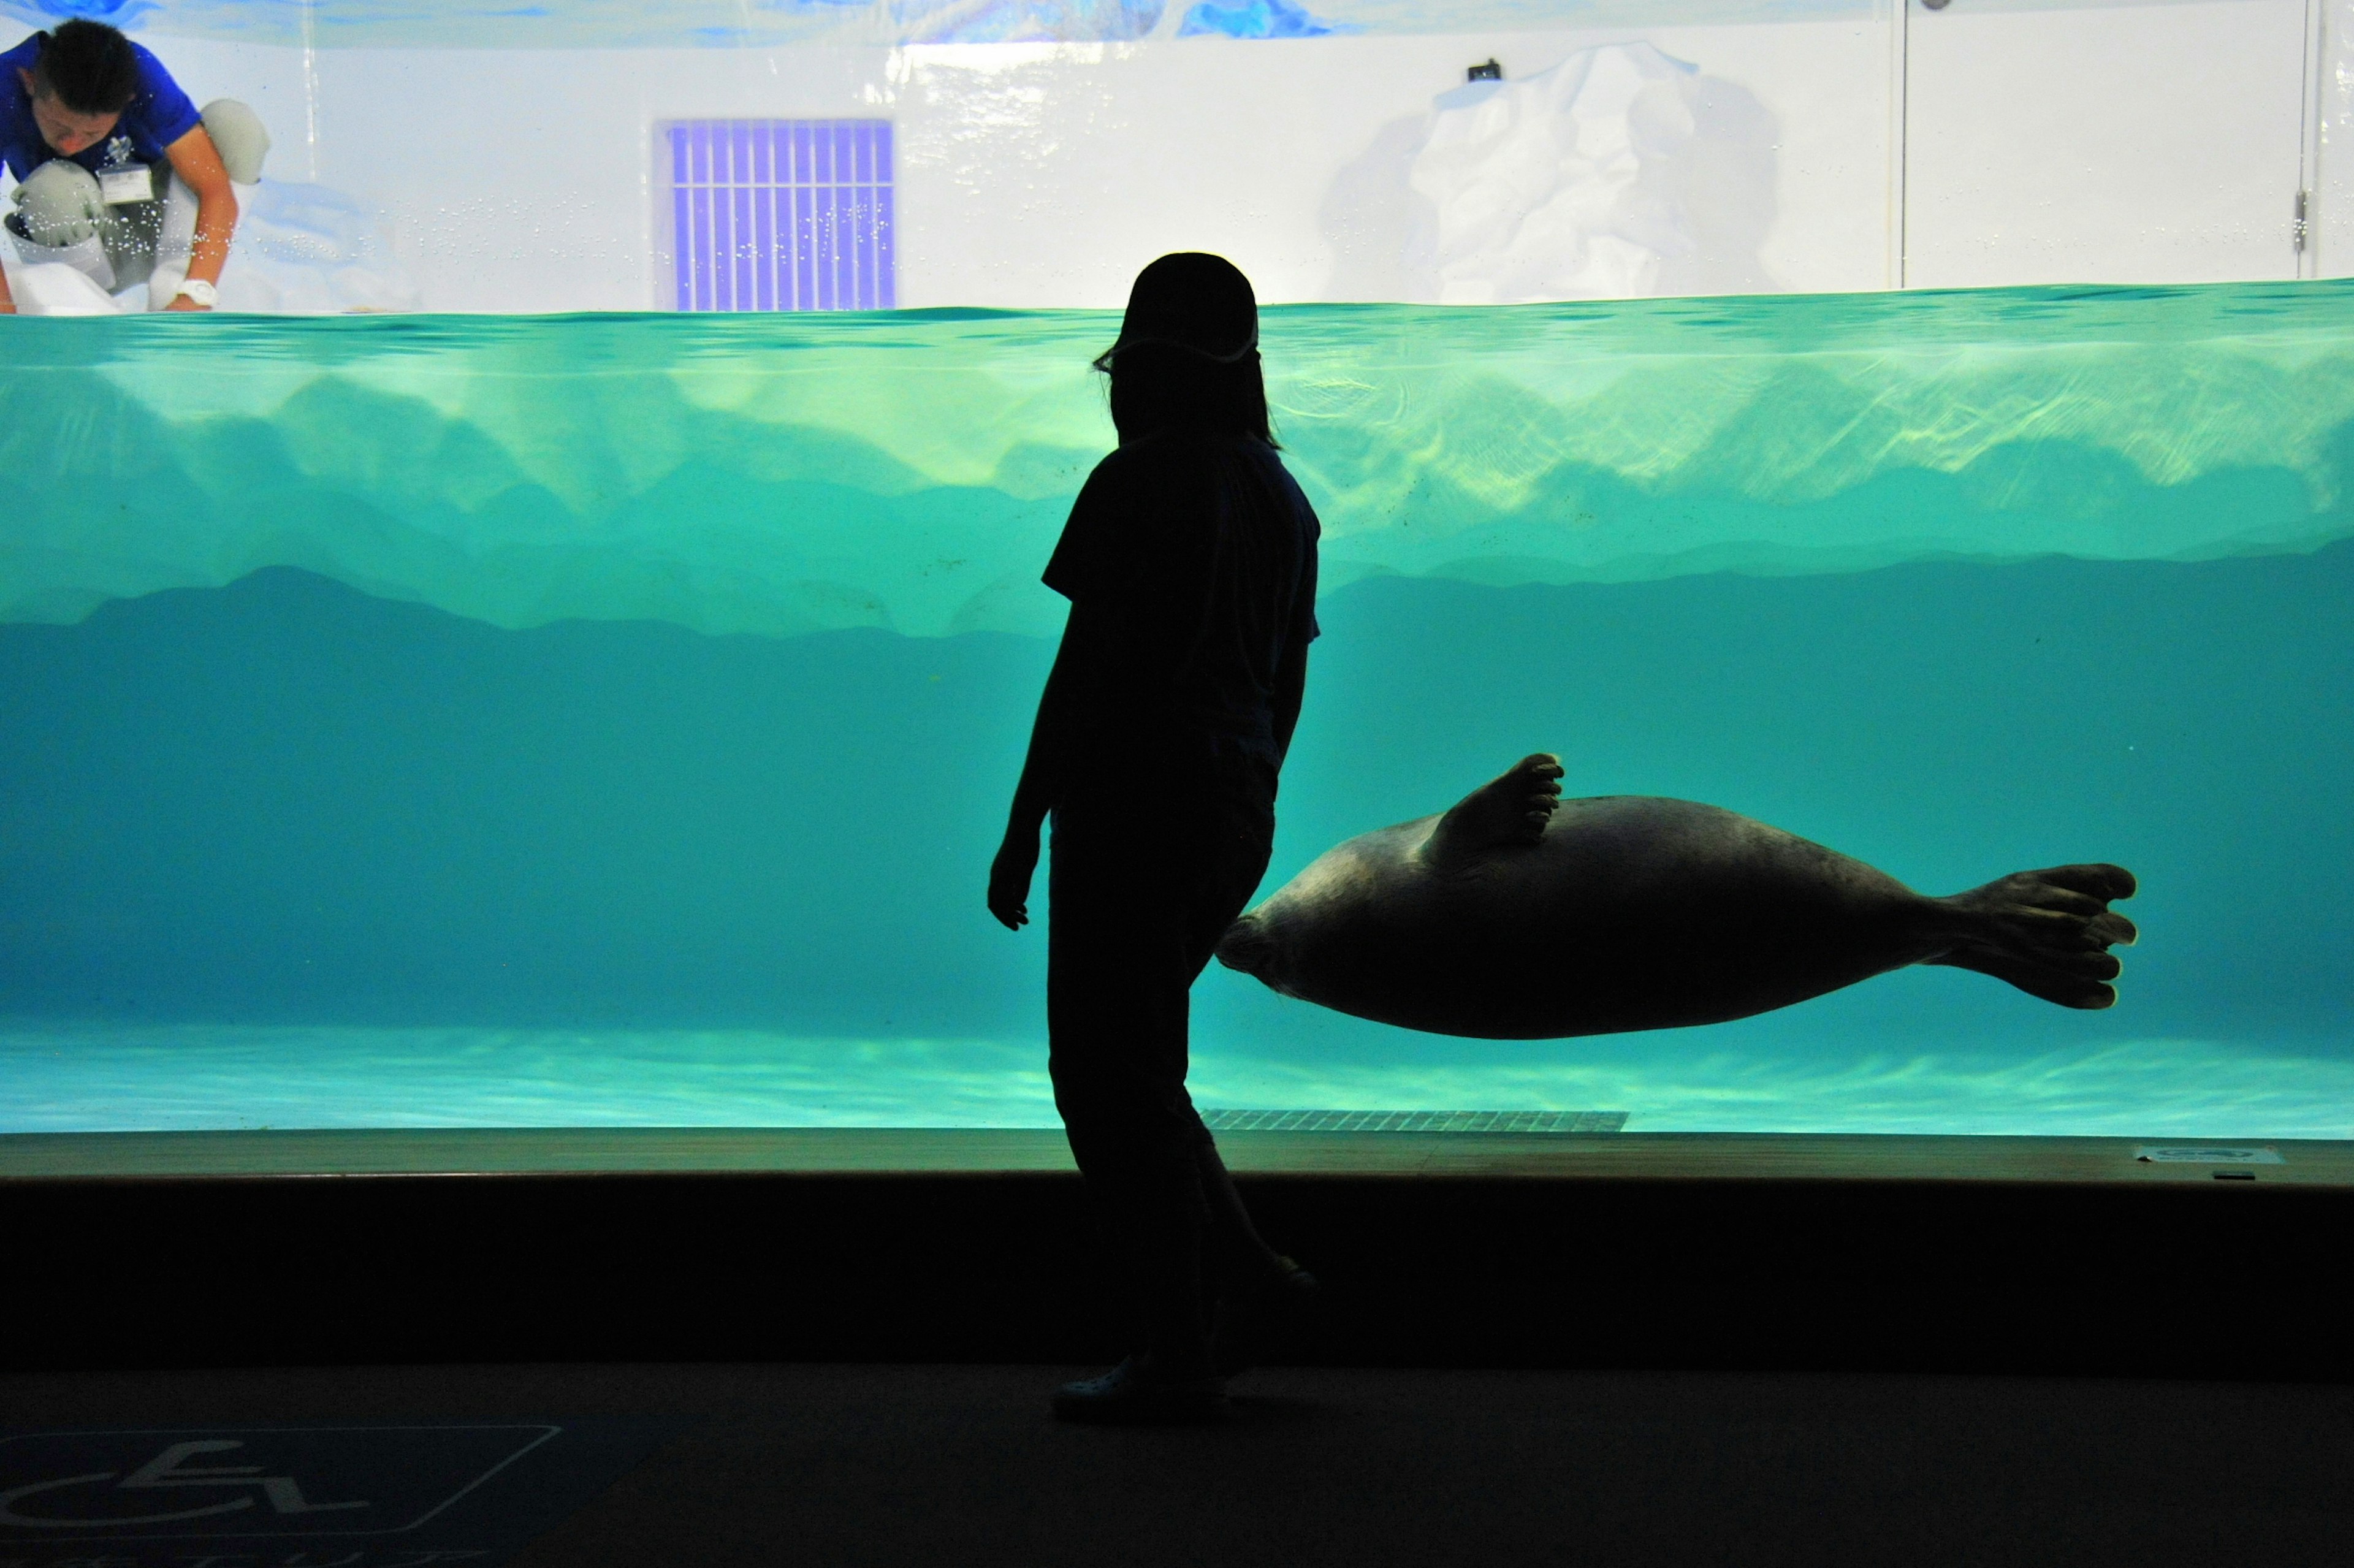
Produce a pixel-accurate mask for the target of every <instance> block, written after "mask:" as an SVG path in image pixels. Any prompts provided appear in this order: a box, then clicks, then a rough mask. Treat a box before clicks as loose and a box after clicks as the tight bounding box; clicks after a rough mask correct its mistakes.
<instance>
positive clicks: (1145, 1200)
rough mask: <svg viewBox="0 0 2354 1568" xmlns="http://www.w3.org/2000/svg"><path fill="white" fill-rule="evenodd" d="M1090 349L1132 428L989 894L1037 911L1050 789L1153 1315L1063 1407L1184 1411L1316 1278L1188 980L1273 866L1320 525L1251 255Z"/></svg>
mask: <svg viewBox="0 0 2354 1568" xmlns="http://www.w3.org/2000/svg"><path fill="white" fill-rule="evenodd" d="M1096 366H1097V369H1100V370H1102V371H1104V372H1106V373H1107V374H1108V376H1110V378H1111V416H1112V423H1113V424H1114V425H1115V426H1116V427H1117V428H1118V429H1119V450H1117V451H1115V452H1113V453H1112V454H1111V455H1110V456H1108V457H1107V458H1105V459H1104V460H1103V461H1102V462H1100V463H1098V464H1097V465H1096V470H1095V471H1094V473H1092V474H1091V475H1089V476H1088V479H1087V484H1086V486H1085V488H1083V489H1082V490H1081V491H1080V493H1079V498H1078V501H1077V503H1076V504H1075V505H1074V506H1073V507H1072V508H1071V516H1070V521H1069V522H1068V523H1067V524H1066V525H1065V527H1064V530H1063V537H1062V540H1061V542H1060V543H1059V544H1057V545H1056V546H1055V554H1054V556H1053V558H1052V559H1051V560H1049V561H1048V563H1047V566H1046V572H1045V582H1046V586H1047V587H1049V588H1053V589H1055V591H1056V592H1058V593H1060V594H1062V595H1064V596H1065V597H1066V598H1067V599H1069V600H1070V601H1071V611H1070V619H1069V620H1068V621H1067V623H1066V626H1065V628H1064V631H1063V641H1062V646H1061V647H1060V648H1059V649H1058V650H1057V651H1056V652H1055V665H1054V670H1053V673H1051V674H1049V675H1048V676H1047V678H1046V690H1045V694H1044V696H1042V697H1041V698H1040V699H1039V703H1038V718H1037V724H1036V726H1035V727H1034V730H1033V731H1032V734H1031V738H1030V752H1029V757H1028V759H1027V760H1026V761H1025V762H1024V764H1023V769H1022V781H1021V784H1020V786H1019V787H1018V788H1017V789H1016V790H1015V792H1014V797H1013V812H1012V814H1011V820H1010V821H1008V823H1007V825H1006V830H1005V842H1004V844H1003V846H1002V848H1001V849H1000V850H999V851H998V853H997V859H996V862H995V863H994V864H993V865H992V866H991V868H990V878H989V907H990V912H991V914H993V915H995V916H997V918H998V919H1000V920H1001V921H1002V922H1004V924H1005V925H1006V926H1007V927H1020V926H1021V925H1023V923H1024V922H1025V921H1026V920H1027V918H1028V915H1027V911H1026V910H1025V908H1024V901H1025V900H1026V899H1027V898H1028V896H1029V890H1030V878H1031V874H1032V872H1033V871H1034V869H1035V868H1036V866H1037V863H1038V832H1039V828H1040V825H1041V823H1042V822H1043V821H1044V820H1045V819H1046V817H1047V816H1048V815H1049V813H1051V814H1052V816H1053V819H1054V860H1053V864H1052V868H1051V872H1050V882H1049V895H1050V899H1051V903H1052V917H1051V920H1050V922H1049V926H1050V928H1049V931H1048V933H1047V944H1046V950H1047V959H1046V963H1047V978H1046V1025H1047V1033H1048V1035H1049V1038H1050V1042H1051V1047H1050V1054H1049V1064H1048V1065H1049V1070H1050V1072H1051V1075H1052V1076H1053V1079H1054V1084H1055V1108H1056V1109H1057V1110H1059V1111H1060V1112H1061V1113H1062V1118H1063V1126H1064V1128H1065V1129H1066V1132H1067V1134H1068V1136H1069V1138H1070V1142H1071V1153H1072V1156H1073V1158H1074V1159H1075V1160H1076V1161H1077V1162H1078V1167H1079V1170H1080V1171H1081V1172H1082V1173H1083V1174H1084V1175H1085V1177H1086V1179H1087V1192H1088V1196H1089V1198H1090V1200H1091V1202H1092V1205H1093V1208H1094V1210H1095V1213H1096V1216H1097V1224H1098V1225H1099V1227H1100V1229H1101V1230H1102V1232H1103V1234H1104V1235H1105V1238H1106V1239H1107V1240H1108V1242H1109V1243H1110V1244H1111V1245H1112V1248H1113V1250H1114V1252H1115V1254H1116V1255H1118V1256H1119V1259H1120V1262H1121V1264H1122V1266H1123V1267H1124V1270H1125V1273H1126V1275H1127V1278H1128V1282H1129V1288H1130V1291H1131V1294H1132V1297H1133V1299H1134V1302H1135V1306H1136V1309H1137V1316H1138V1319H1139V1328H1140V1333H1141V1340H1142V1343H1141V1344H1140V1346H1139V1348H1138V1349H1137V1351H1135V1353H1133V1354H1131V1355H1130V1356H1129V1358H1128V1359H1127V1360H1126V1361H1122V1362H1121V1363H1120V1365H1119V1368H1118V1369H1116V1370H1115V1371H1113V1372H1109V1373H1108V1374H1106V1375H1105V1376H1103V1377H1099V1378H1093V1379H1089V1380H1087V1381H1086V1382H1083V1383H1069V1384H1066V1385H1065V1387H1064V1388H1062V1389H1061V1390H1060V1391H1059V1392H1058V1393H1056V1394H1055V1412H1056V1414H1060V1415H1063V1416H1065V1417H1066V1418H1069V1419H1075V1420H1100V1421H1154V1420H1184V1419H1191V1418H1194V1417H1198V1416H1202V1415H1206V1414H1214V1413H1215V1412H1216V1411H1217V1410H1218V1409H1219V1408H1220V1407H1222V1406H1223V1404H1224V1403H1225V1387H1224V1383H1223V1382H1222V1376H1223V1374H1225V1373H1228V1372H1234V1371H1238V1370H1240V1367H1241V1365H1242V1364H1244V1363H1245V1361H1246V1359H1247V1355H1248V1350H1247V1343H1248V1338H1249V1330H1251V1328H1252V1326H1253V1319H1255V1318H1263V1317H1264V1316H1266V1315H1267V1314H1268V1313H1270V1312H1271V1311H1273V1310H1275V1309H1276V1308H1278V1306H1279V1305H1280V1304H1281V1303H1284V1302H1287V1301H1296V1300H1298V1299H1299V1298H1302V1297H1304V1295H1305V1294H1306V1293H1307V1292H1308V1291H1310V1290H1312V1289H1313V1288H1314V1281H1313V1280H1312V1279H1311V1278H1310V1277H1309V1276H1308V1275H1307V1274H1306V1272H1305V1271H1303V1270H1301V1269H1299V1266H1298V1265H1296V1264H1294V1263H1292V1262H1291V1261H1290V1260H1289V1259H1288V1258H1283V1257H1279V1256H1278V1255H1276V1253H1275V1252H1274V1251H1273V1250H1272V1249H1271V1248H1270V1247H1268V1246H1267V1244H1266V1243H1265V1242H1264V1241H1262V1240H1261V1239H1260V1238H1259V1235H1258V1233H1257V1231H1256V1230H1255V1229H1254V1228H1253V1227H1252V1225H1251V1223H1250V1218H1249V1215H1248V1214H1247V1213H1245V1211H1244V1209H1243V1205H1242V1200H1241V1199H1240V1197H1238V1196H1237V1195H1236V1193H1235V1187H1234V1183H1233V1181H1232V1180H1231V1179H1230V1178H1229V1177H1228V1176H1227V1174H1226V1168H1225V1162H1224V1161H1222V1160H1220V1159H1219V1158H1218V1151H1217V1147H1216V1145H1215V1143H1214V1141H1213V1140H1212V1139H1211V1137H1210V1133H1209V1130H1208V1129H1207V1128H1204V1126H1203V1125H1202V1118H1201V1117H1200V1116H1199V1115H1198V1114H1197V1113H1196V1112H1195V1111H1194V1109H1193V1101H1192V1099H1191V1098H1189V1097H1187V1095H1186V1092H1185V1067H1186V1012H1187V1007H1186V1004H1187V993H1188V992H1189V991H1191V990H1192V988H1193V980H1194V977H1195V976H1197V975H1199V974H1200V973H1201V972H1202V969H1203V966H1204V964H1206V963H1207V962H1208V961H1209V958H1210V954H1211V952H1212V950H1213V949H1214V948H1215V947H1216V945H1217V941H1218V938H1219V937H1220V936H1222V935H1223V934H1224V933H1225V929H1226V927H1228V926H1229V925H1230V924H1232V923H1233V921H1234V918H1235V916H1237V915H1238V914H1240V913H1241V912H1242V909H1243V906H1244V905H1245V904H1246V902H1247V901H1248V899H1249V897H1250V895H1251V893H1252V892H1253V891H1254V890H1255V889H1256V888H1257V885H1258V881H1259V878H1260V876H1261V875H1262V874H1264V873H1265V872H1266V870H1267V854H1268V851H1269V848H1270V845H1271V844H1272V842H1273V839H1274V833H1275V792H1276V775H1277V772H1278V769H1280V768H1281V767H1282V766H1283V758H1284V754H1285V752H1286V751H1287V750H1288V748H1289V747H1290V744H1291V732H1292V726H1294V724H1295V723H1296V722H1297V721H1298V719H1299V698H1300V692H1301V689H1302V687H1303V685H1304V683H1305V682H1306V679H1307V673H1308V643H1309V641H1310V639H1311V638H1313V637H1314V636H1315V635H1316V620H1315V614H1314V606H1315V599H1316V540H1317V535H1318V532H1319V529H1318V524H1317V521H1316V514H1315V512H1314V511H1313V510H1312V509H1311V508H1310V506H1309V504H1308V500H1307V498H1306V497H1305V496H1303V495H1302V494H1301V493H1300V492H1299V485H1297V484H1296V483H1294V482H1292V479H1291V476H1290V475H1289V474H1288V473H1287V472H1286V471H1284V467H1283V463H1282V461H1281V460H1280V459H1279V458H1278V456H1277V455H1276V447H1275V442H1274V440H1273V438H1272V437H1271V435H1270V434H1269V432H1268V429H1267V393H1266V388H1265V385H1264V383H1263V382H1262V380H1261V378H1260V374H1259V358H1258V306H1257V301H1256V299H1255V298H1254V297H1253V295H1252V293H1251V286H1250V281H1249V280H1247V279H1246V278H1245V277H1244V276H1243V275H1242V273H1241V272H1239V271H1237V270H1235V268H1234V266H1233V265H1232V264H1230V263H1229V262H1227V261H1225V260H1222V259H1220V258H1218V257H1215V256H1207V255H1203V254H1200V253H1198V252H1183V253H1180V254H1177V255H1172V256H1163V257H1162V258H1161V259H1160V260H1157V261H1155V262H1153V263H1152V264H1151V265H1150V266H1149V267H1147V268H1146V269H1145V270H1143V271H1142V272H1140V273H1139V274H1138V276H1137V280H1136V285H1135V288H1134V290H1133V291H1131V292H1130V294H1129V302H1128V314H1127V317H1126V319H1125V320H1124V321H1123V322H1122V323H1120V332H1119V342H1117V343H1116V344H1113V346H1112V347H1111V349H1110V350H1109V351H1108V352H1107V353H1106V354H1105V355H1103V356H1102V357H1101V358H1099V359H1098V360H1097V361H1096ZM1205 1230H1206V1238H1205ZM1205 1239H1206V1241H1207V1244H1208V1245H1207V1246H1206V1247H1205V1246H1204V1241H1205ZM1205 1271H1206V1273H1207V1275H1208V1277H1209V1280H1210V1282H1211V1283H1213V1284H1214V1286H1215V1287H1216V1294H1217V1298H1218V1300H1219V1303H1220V1308H1221V1311H1220V1319H1219V1322H1218V1325H1217V1330H1218V1331H1217V1332H1216V1334H1215V1335H1214V1336H1213V1335H1212V1334H1210V1333H1208V1332H1205V1326H1204V1274H1205ZM1214 1352H1215V1353H1214Z"/></svg>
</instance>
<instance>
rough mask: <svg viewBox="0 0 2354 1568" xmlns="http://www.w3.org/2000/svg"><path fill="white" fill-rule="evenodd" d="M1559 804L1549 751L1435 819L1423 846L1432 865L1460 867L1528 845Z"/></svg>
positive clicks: (1557, 763)
mask: <svg viewBox="0 0 2354 1568" xmlns="http://www.w3.org/2000/svg"><path fill="white" fill-rule="evenodd" d="M1559 804H1561V758H1558V757H1555V756H1553V754H1552V753H1551V752H1549V751H1540V752H1538V753H1536V754H1535V755H1534V756H1531V757H1523V758H1521V759H1520V761H1518V762H1516V763H1514V764H1513V765H1512V768H1511V772H1509V773H1505V774H1503V775H1501V776H1500V777H1499V778H1495V779H1490V780H1489V781H1488V782H1487V783H1485V784H1482V785H1480V786H1479V788H1478V789H1474V790H1472V791H1471V793H1469V795H1466V796H1464V797H1463V799H1461V800H1458V801H1457V802H1455V809H1454V810H1450V811H1448V812H1447V815H1445V816H1443V817H1441V818H1439V819H1438V825H1437V827H1435V828H1433V829H1431V830H1430V837H1429V838H1428V839H1427V840H1426V841H1425V842H1424V843H1423V846H1422V855H1423V858H1424V859H1425V860H1426V861H1428V862H1429V863H1432V864H1434V865H1438V866H1448V865H1459V864H1462V863H1466V862H1468V861H1469V860H1471V859H1473V858H1474V857H1476V856H1478V855H1479V854H1481V853H1485V852H1486V851H1489V850H1495V849H1511V848H1514V847H1517V846H1523V845H1528V844H1532V843H1534V842H1537V840H1539V839H1541V838H1543V836H1544V830H1545V823H1546V821H1549V820H1550V819H1551V818H1552V816H1553V808H1554V807H1555V806H1558V805H1559Z"/></svg>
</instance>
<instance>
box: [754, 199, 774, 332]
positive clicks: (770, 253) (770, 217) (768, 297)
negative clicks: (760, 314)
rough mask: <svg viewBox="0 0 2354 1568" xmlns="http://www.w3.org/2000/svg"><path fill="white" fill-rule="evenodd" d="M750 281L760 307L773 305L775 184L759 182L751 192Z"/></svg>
mask: <svg viewBox="0 0 2354 1568" xmlns="http://www.w3.org/2000/svg"><path fill="white" fill-rule="evenodd" d="M752 233H753V237H754V249H753V253H752V281H753V283H754V284H755V285H756V286H757V288H758V304H759V307H760V309H762V310H764V311H773V310H775V309H776V308H777V187H776V186H775V185H762V186H761V187H760V188H759V189H758V190H756V191H754V192H753V193H752Z"/></svg>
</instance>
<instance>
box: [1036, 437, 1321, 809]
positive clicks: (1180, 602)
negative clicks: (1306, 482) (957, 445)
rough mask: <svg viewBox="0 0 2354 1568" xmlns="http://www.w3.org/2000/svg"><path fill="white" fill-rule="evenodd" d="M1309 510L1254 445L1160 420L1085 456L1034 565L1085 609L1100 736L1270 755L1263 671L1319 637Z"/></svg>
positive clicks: (1315, 529) (1279, 467)
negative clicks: (1102, 666) (1053, 538)
mask: <svg viewBox="0 0 2354 1568" xmlns="http://www.w3.org/2000/svg"><path fill="white" fill-rule="evenodd" d="M1319 533H1320V527H1319V525H1318V524H1317V521H1316V513H1315V509H1314V508H1312V507H1311V506H1310V505H1309V503H1308V498H1307V497H1306V496H1305V495H1303V494H1301V493H1300V491H1299V485H1298V484H1297V483H1296V482H1294V481H1293V480H1292V477H1291V475H1290V474H1289V473H1288V472H1287V471H1285V469H1284V466H1283V462H1282V460H1281V459H1280V458H1278V456H1277V455H1276V452H1275V449H1274V448H1272V447H1270V446H1268V445H1267V443H1266V442H1264V441H1261V440H1254V439H1253V438H1251V437H1248V436H1243V435H1226V434H1221V433H1215V432H1209V431H1199V430H1163V431H1160V432H1157V433H1155V434H1153V435H1150V436H1146V437H1143V438H1140V440H1133V441H1129V442H1128V443H1126V444H1125V445H1123V446H1121V447H1120V448H1119V450H1117V451H1115V452H1113V453H1112V454H1111V455H1110V456H1108V457H1107V458H1105V459H1104V460H1103V461H1101V462H1099V463H1097V465H1096V469H1095V471H1094V472H1093V473H1092V474H1090V475H1088V476H1087V484H1086V486H1085V487H1084V488H1082V489H1081V490H1080V492H1079V498H1078V500H1077V502H1076V503H1074V504H1073V506H1072V508H1071V517H1070V521H1069V522H1068V523H1066V524H1064V527H1063V537H1062V539H1061V541H1060V542H1059V543H1058V544H1056V545H1055V554H1054V556H1053V557H1052V558H1051V559H1050V560H1048V562H1047V563H1046V571H1045V583H1046V586H1047V587H1048V588H1053V589H1054V590H1055V592H1056V593H1059V594H1061V595H1062V596H1063V597H1064V598H1066V599H1069V600H1071V601H1072V604H1073V606H1074V610H1073V616H1074V620H1076V619H1077V617H1078V616H1079V614H1080V613H1081V609H1080V607H1084V611H1085V613H1086V614H1087V616H1088V618H1089V624H1090V626H1091V627H1092V628H1093V630H1094V632H1095V635H1096V636H1097V638H1098V639H1099V646H1098V647H1097V649H1096V650H1094V652H1096V653H1097V656H1098V657H1105V656H1108V662H1109V664H1110V666H1111V667H1110V668H1109V669H1106V670H1099V671H1096V672H1092V673H1093V675H1094V677H1095V683H1096V694H1097V701H1098V702H1100V703H1101V704H1103V707H1102V708H1101V709H1099V711H1098V712H1097V714H1096V715H1095V717H1096V720H1097V723H1098V724H1099V725H1101V726H1103V727H1104V728H1105V730H1106V731H1107V733H1106V734H1105V735H1104V736H1103V738H1104V739H1105V740H1106V741H1108V742H1109V743H1111V744H1113V745H1115V746H1120V747H1122V748H1123V749H1125V748H1126V747H1135V746H1142V747H1157V746H1160V745H1162V744H1166V743H1169V742H1175V743H1178V744H1184V743H1186V742H1187V741H1188V740H1189V738H1190V737H1192V736H1209V737H1212V738H1214V739H1215V738H1224V739H1228V740H1232V741H1234V742H1236V743H1238V744H1239V745H1240V746H1241V747H1243V749H1245V750H1246V751H1249V752H1252V753H1255V754H1256V755H1258V756H1260V757H1262V758H1265V759H1266V760H1267V762H1268V763H1269V764H1271V765H1272V764H1279V763H1280V762H1281V761H1282V758H1280V757H1279V756H1278V754H1277V750H1276V743H1275V714H1274V709H1275V701H1274V699H1275V689H1276V679H1277V673H1278V671H1279V670H1281V668H1282V667H1283V664H1284V662H1285V660H1286V659H1287V657H1288V655H1289V654H1290V653H1291V652H1292V651H1293V650H1295V649H1304V648H1305V647H1306V646H1307V644H1308V642H1309V641H1310V639H1312V638H1314V637H1315V636H1316V634H1317V626H1316V541H1317V536H1318V535H1319Z"/></svg>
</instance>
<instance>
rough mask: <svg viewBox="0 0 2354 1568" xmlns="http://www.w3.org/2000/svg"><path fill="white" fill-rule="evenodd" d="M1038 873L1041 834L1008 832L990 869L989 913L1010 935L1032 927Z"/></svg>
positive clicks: (1013, 829) (1035, 832)
mask: <svg viewBox="0 0 2354 1568" xmlns="http://www.w3.org/2000/svg"><path fill="white" fill-rule="evenodd" d="M1037 869H1038V831H1037V830H1036V829H1035V828H1033V829H1031V830H1030V831H1029V832H1023V831H1022V830H1021V829H1019V828H1008V829H1006V830H1005V842H1003V843H1002V844H1000V845H998V846H997V858H996V859H995V860H993V861H991V862H990V865H989V912H990V913H991V915H994V916H997V920H998V923H999V924H1000V925H1002V926H1003V927H1005V928H1006V929H1007V930H1009V931H1018V930H1020V929H1021V928H1022V927H1024V926H1026V925H1028V924H1029V923H1030V909H1029V898H1030V877H1031V874H1033V873H1034V872H1035V871H1036V870H1037Z"/></svg>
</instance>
